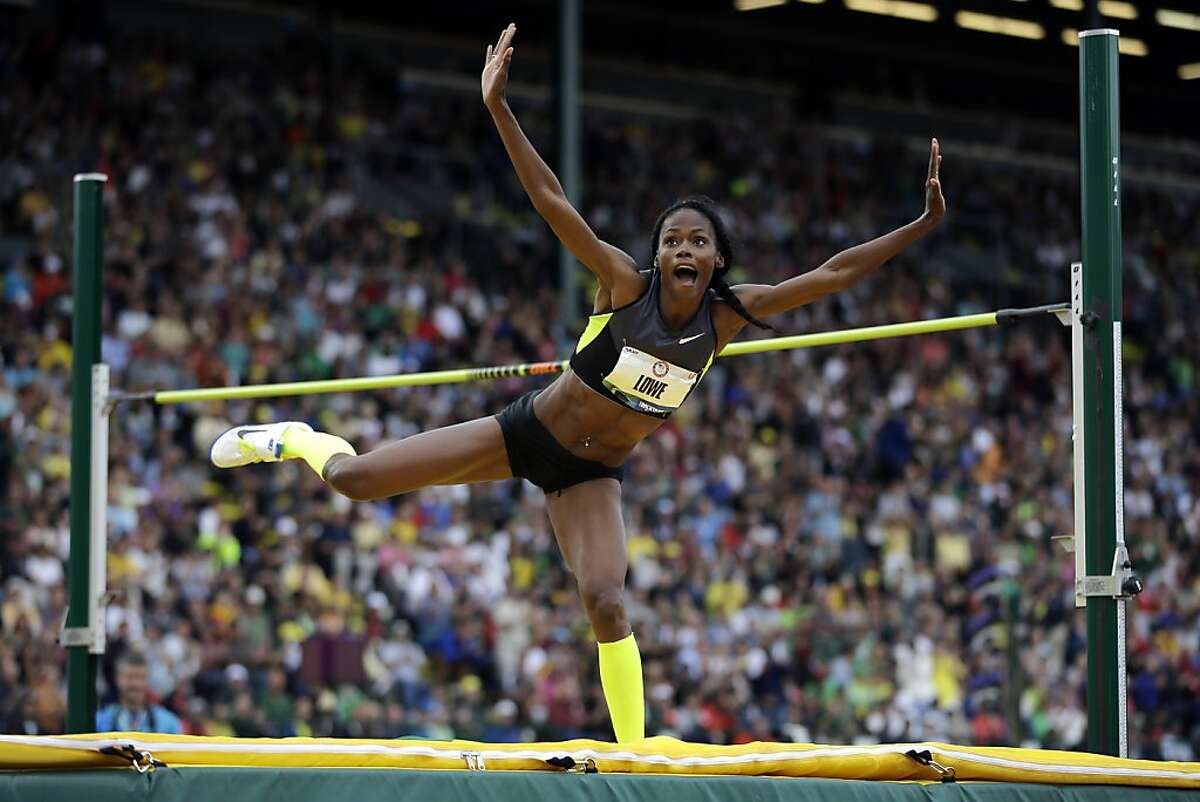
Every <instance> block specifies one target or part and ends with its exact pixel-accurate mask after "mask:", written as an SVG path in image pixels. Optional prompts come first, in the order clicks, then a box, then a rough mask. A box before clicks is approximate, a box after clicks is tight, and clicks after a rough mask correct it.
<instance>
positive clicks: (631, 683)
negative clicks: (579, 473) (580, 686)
mask: <svg viewBox="0 0 1200 802" xmlns="http://www.w3.org/2000/svg"><path fill="white" fill-rule="evenodd" d="M546 510H547V512H548V513H549V514H550V524H551V526H553V527H554V535H555V537H556V538H558V546H559V548H560V549H562V553H563V557H565V558H566V560H567V565H568V566H569V567H570V568H571V571H572V572H573V573H574V574H575V580H576V582H577V583H578V585H579V595H580V598H582V599H583V606H584V609H585V610H587V615H588V619H589V620H590V621H591V622H592V631H593V632H595V633H596V640H597V641H599V649H600V684H601V685H602V686H603V687H604V698H605V699H606V700H607V701H608V712H609V715H611V716H612V723H613V730H614V731H615V732H616V734H617V741H618V742H621V743H623V742H626V741H637V740H640V739H642V738H644V737H645V736H646V722H645V718H646V707H645V705H646V702H645V696H644V694H643V691H642V658H641V655H640V653H639V652H638V647H637V641H635V640H634V638H633V633H632V632H631V631H630V629H629V620H628V619H627V618H626V617H625V601H624V597H625V571H626V568H627V567H628V561H627V559H626V556H625V523H624V521H623V520H622V517H621V485H620V483H618V482H617V480H616V479H593V480H591V481H588V482H582V483H580V484H577V485H573V486H572V487H568V488H567V489H566V490H564V491H562V493H561V494H558V493H547V494H546Z"/></svg>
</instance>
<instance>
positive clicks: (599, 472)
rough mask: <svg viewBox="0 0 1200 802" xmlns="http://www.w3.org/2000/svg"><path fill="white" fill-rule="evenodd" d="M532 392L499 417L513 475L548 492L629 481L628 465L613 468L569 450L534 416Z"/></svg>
mask: <svg viewBox="0 0 1200 802" xmlns="http://www.w3.org/2000/svg"><path fill="white" fill-rule="evenodd" d="M540 392H541V390H532V391H530V392H528V393H526V394H525V395H523V396H521V397H520V398H518V399H517V400H516V401H513V402H512V403H511V404H509V405H508V406H507V407H505V408H504V409H503V410H501V412H500V414H499V415H497V416H496V420H498V421H499V422H500V429H501V431H503V432H504V446H505V448H506V449H507V450H508V464H509V467H510V468H512V472H513V476H519V477H521V478H522V479H528V480H529V481H531V482H533V483H534V484H535V485H537V486H538V487H540V488H541V489H542V490H544V491H545V492H547V493H554V492H556V491H563V490H566V489H567V488H568V487H571V486H572V485H577V484H579V483H580V482H586V481H588V480H590V479H603V478H610V479H616V480H617V481H618V482H619V481H621V480H622V479H624V478H625V466H624V465H622V466H621V467H619V468H613V467H610V466H608V465H605V464H604V463H602V462H595V461H593V460H590V459H583V458H582V457H577V456H575V455H574V454H572V453H571V452H570V451H567V450H566V449H565V448H563V447H562V445H560V444H559V442H558V441H557V440H555V439H554V435H552V434H550V432H549V431H547V429H546V427H545V426H543V425H542V422H541V421H540V420H538V419H537V416H536V415H534V414H533V399H534V397H535V396H536V395H537V394H538V393H540Z"/></svg>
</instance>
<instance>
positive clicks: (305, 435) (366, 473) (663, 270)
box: [211, 25, 946, 742]
mask: <svg viewBox="0 0 1200 802" xmlns="http://www.w3.org/2000/svg"><path fill="white" fill-rule="evenodd" d="M515 34H516V26H515V25H509V26H508V27H507V28H505V29H504V30H503V31H502V32H501V34H500V37H499V39H497V41H496V43H495V44H494V45H489V46H488V48H487V51H486V54H485V56H484V63H483V75H482V79H481V85H482V90H483V102H484V104H485V105H486V106H487V109H488V111H489V112H491V115H492V119H493V121H494V122H495V124H496V130H497V131H499V133H500V138H501V139H502V140H503V142H504V147H505V148H506V149H507V150H508V155H509V157H510V158H511V159H512V163H513V166H514V167H515V168H516V172H517V176H518V178H519V179H520V181H521V185H522V186H523V187H524V188H525V191H526V193H528V195H529V199H530V200H531V201H532V202H533V206H534V208H535V209H537V211H538V213H539V214H540V215H541V216H542V217H543V218H544V219H545V221H546V222H547V223H548V224H549V226H550V228H551V230H553V232H554V234H555V236H557V237H558V239H559V240H560V241H561V242H562V243H563V245H565V246H566V247H567V249H568V250H569V251H570V252H571V253H572V254H574V255H575V257H576V258H577V259H578V260H579V261H580V262H582V263H583V264H584V265H585V266H586V267H587V268H588V269H589V270H591V271H592V272H593V273H595V274H596V277H597V278H598V279H599V283H600V289H599V291H598V292H597V293H596V299H595V305H594V312H593V314H592V316H591V318H590V319H589V321H588V324H587V327H586V329H585V330H584V332H583V334H582V336H580V338H579V342H578V344H577V346H576V348H575V352H574V354H573V355H572V356H571V361H570V368H569V369H568V370H566V371H564V373H563V374H562V375H561V376H559V377H558V378H557V379H556V380H555V381H554V382H553V383H551V384H550V386H548V387H546V388H545V389H543V390H533V391H531V392H529V393H526V394H525V395H523V396H521V397H520V398H518V399H517V400H516V401H514V402H513V403H512V404H510V405H509V406H508V407H506V408H505V409H504V410H502V411H501V412H500V413H499V414H498V415H494V416H490V417H486V418H479V419H477V420H473V421H468V422H465V423H458V424H455V425H452V426H446V427H443V428H440V429H435V430H432V431H428V432H422V433H420V434H417V435H414V436H412V437H408V438H405V439H404V440H400V441H398V442H394V443H389V444H387V445H385V446H382V447H380V448H377V449H375V450H374V451H372V452H370V453H368V454H362V455H357V454H356V452H355V450H354V448H353V447H352V446H351V445H350V444H349V443H347V442H346V441H345V440H343V439H342V438H340V437H337V436H334V435H331V434H325V433H321V432H315V431H313V430H312V428H311V427H310V426H309V425H308V424H306V423H302V422H296V421H284V422H281V423H274V424H270V425H264V426H237V427H234V428H233V429H230V430H229V431H227V432H225V433H224V434H222V435H221V436H220V437H219V438H218V439H217V440H216V441H215V442H214V443H213V446H212V450H211V458H212V461H213V463H214V464H215V465H217V466H218V467H221V468H232V467H236V466H239V465H246V464H249V463H253V462H278V461H281V460H287V459H303V460H304V461H305V462H307V463H308V465H309V466H310V467H311V468H312V469H313V470H314V471H316V473H317V475H318V476H320V477H321V478H322V479H324V480H325V482H326V483H327V484H328V485H329V486H330V487H332V488H333V489H334V490H336V491H338V492H339V493H342V494H343V495H345V496H347V497H349V498H351V499H354V500H356V501H366V500H370V499H380V498H386V497H388V496H395V495H397V494H400V493H409V492H412V491H414V490H417V489H419V488H422V487H428V486H431V485H451V484H461V483H466V482H489V481H497V480H501V479H510V478H512V477H522V478H525V479H528V480H529V481H530V482H532V483H533V484H535V485H537V486H538V487H540V488H541V489H542V490H543V491H544V492H545V494H546V510H547V512H548V513H549V516H550V523H551V525H552V527H553V529H554V534H555V537H556V538H557V540H558V545H559V548H560V549H561V550H562V553H563V557H564V558H565V559H566V562H567V565H568V567H569V568H570V569H571V571H572V573H574V575H575V578H576V581H577V583H578V586H579V595H580V598H581V599H582V601H583V606H584V609H585V610H586V612H587V615H588V619H589V620H590V621H591V625H592V630H593V632H594V633H595V637H596V640H597V641H598V643H599V660H600V679H601V684H602V686H603V689H604V696H605V699H606V700H607V702H608V708H609V712H610V715H611V716H612V723H613V729H614V731H615V733H616V736H617V740H618V741H619V742H627V741H634V740H638V739H641V738H643V737H644V736H645V724H644V700H643V693H642V666H641V656H640V654H639V652H638V647H637V643H636V642H635V640H634V636H633V633H632V631H631V630H630V626H629V622H628V620H627V619H626V616H625V604H624V595H623V594H624V583H625V571H626V565H627V563H626V553H625V527H624V523H623V521H622V516H621V481H622V479H623V477H624V463H625V461H626V459H628V457H629V455H630V453H631V452H632V451H633V449H634V448H635V447H636V446H637V444H638V443H640V442H641V441H642V440H643V439H644V438H645V437H647V436H648V435H649V434H650V433H651V432H653V431H654V430H655V429H657V428H658V427H659V426H661V425H662V424H663V421H665V420H666V419H667V418H668V417H669V416H670V415H671V413H672V412H674V411H675V410H676V409H678V408H679V406H680V405H681V404H682V403H683V402H684V400H685V399H687V397H688V395H690V394H691V392H692V390H694V389H695V387H696V384H697V383H698V382H699V381H700V379H702V378H703V377H704V374H705V373H706V372H707V370H708V368H709V366H711V365H712V361H713V357H714V356H716V355H717V354H718V353H720V351H721V349H722V348H724V347H725V345H726V344H727V343H729V341H730V340H732V339H733V338H734V337H735V336H736V335H737V334H738V332H739V331H741V330H742V327H743V326H745V325H746V324H747V323H754V324H755V325H757V326H765V324H764V323H762V322H761V321H760V320H759V318H761V317H766V316H768V315H774V314H779V313H781V312H787V311H788V310H791V309H795V308H797V307H800V306H803V305H805V304H808V303H811V302H813V301H815V300H817V299H818V298H821V297H824V296H826V295H829V294H831V293H834V292H838V291H840V290H844V289H846V288H847V287H850V286H852V285H854V284H855V283H857V282H858V281H860V280H862V279H863V278H865V277H866V276H868V275H870V274H871V273H873V272H874V271H875V270H876V269H877V268H879V267H880V266H881V265H882V264H883V263H884V262H886V261H887V260H888V259H890V258H892V257H893V256H895V255H896V254H898V253H900V252H901V251H902V250H904V249H905V248H907V247H908V246H909V245H911V244H913V243H914V242H916V241H917V240H918V239H920V238H921V237H923V236H925V235H926V234H928V233H929V232H930V231H932V230H933V229H934V228H935V227H936V226H937V225H938V223H939V222H940V221H941V220H942V217H943V216H944V215H945V213H946V202H945V200H944V199H943V197H942V192H941V185H940V181H939V180H938V167H939V164H940V163H941V160H942V157H941V155H940V154H939V146H938V142H937V140H936V139H934V140H931V142H930V149H929V171H928V175H927V177H926V180H925V211H924V212H923V213H922V214H921V215H920V217H918V218H917V219H916V220H914V221H913V222H911V223H909V224H908V225H905V226H903V227H901V228H898V229H896V230H895V231H892V232H891V233H888V234H885V235H884V236H882V237H879V238H878V239H874V240H871V241H870V242H866V243H863V244H861V245H857V246H855V247H853V248H849V249H847V250H845V251H842V252H841V253H839V254H837V255H836V256H834V257H833V258H831V259H830V260H829V261H827V262H825V263H824V264H823V265H821V266H820V267H818V268H816V269H815V270H811V271H809V272H807V273H803V274H801V275H798V276H795V277H793V278H790V279H788V280H786V281H784V282H782V283H780V284H777V285H774V286H771V285H766V284H739V285H737V286H736V287H730V286H728V285H727V284H726V283H725V281H724V278H723V276H724V275H725V273H726V272H727V271H728V270H729V268H730V266H731V265H732V264H733V252H732V249H731V246H730V238H729V235H728V233H727V232H726V230H725V226H724V224H723V223H722V221H721V218H720V217H719V216H718V215H717V213H716V209H715V208H714V206H713V205H712V203H711V201H709V200H707V199H705V198H690V199H686V200H681V201H678V202H676V203H674V204H672V205H671V206H670V207H668V208H667V209H666V210H664V211H663V212H662V214H661V215H659V218H658V220H657V221H656V222H655V224H654V228H653V232H652V235H651V240H650V242H651V251H652V260H651V264H650V265H648V266H647V267H645V268H642V267H641V266H639V264H638V263H637V261H636V260H635V259H634V258H633V257H632V256H630V255H629V254H627V253H625V252H624V251H622V250H621V249H619V248H616V247H614V246H612V245H610V244H608V243H607V242H603V241H601V240H600V239H599V238H597V236H596V234H595V233H594V232H593V231H592V229H591V227H590V226H589V225H588V224H587V222H586V221H585V220H584V219H583V217H582V216H580V214H579V212H578V211H577V210H576V209H575V208H574V207H573V206H572V205H571V203H570V202H569V201H568V200H567V198H566V196H565V195H564V194H563V190H562V187H561V185H560V184H559V182H558V179H557V178H556V177H555V176H554V173H553V172H551V170H550V169H549V168H548V167H547V166H546V163H545V162H543V161H542V159H541V158H540V157H539V156H538V154H537V151H535V150H534V148H533V146H532V145H531V144H530V142H529V140H528V139H527V138H526V137H525V135H524V133H522V131H521V128H520V126H519V125H518V124H517V120H516V117H514V116H513V112H512V110H511V109H510V108H509V106H508V103H507V101H506V99H505V86H506V85H507V83H508V73H509V68H510V65H511V64H512V57H513V48H512V46H511V45H512V41H513V37H514V36H515Z"/></svg>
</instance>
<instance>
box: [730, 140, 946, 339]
mask: <svg viewBox="0 0 1200 802" xmlns="http://www.w3.org/2000/svg"><path fill="white" fill-rule="evenodd" d="M940 150H941V148H940V146H939V145H938V141H937V140H936V139H934V140H932V141H931V142H930V145H929V174H928V176H927V177H926V179H925V212H924V213H923V214H922V215H921V216H920V217H918V218H917V219H916V220H914V221H913V222H911V223H909V224H908V225H906V226H903V227H901V228H898V229H896V230H895V231H892V232H889V233H887V234H884V235H883V236H882V237H879V238H877V239H873V240H871V241H870V242H864V243H863V244H861V245H855V246H854V247H853V248H847V249H846V250H844V251H842V252H841V253H839V254H837V255H836V256H834V257H833V258H832V259H830V260H829V261H827V262H826V263H825V264H823V265H821V266H820V267H818V268H816V269H815V270H810V271H808V272H807V273H802V274H801V275H799V276H796V277H794V278H790V279H788V280H787V281H784V282H781V283H779V284H776V285H775V286H771V285H769V284H739V285H738V286H736V287H734V288H733V291H734V292H735V293H737V295H738V298H739V299H740V300H741V302H742V305H743V306H745V307H746V310H747V311H749V312H750V314H752V315H754V316H756V317H763V316H766V315H775V314H779V313H780V312H786V311H788V310H789V309H795V308H796V307H799V306H804V305H805V304H808V303H812V302H813V301H815V300H817V299H818V298H821V297H823V296H825V295H829V294H831V293H834V292H839V291H841V290H844V289H846V288H847V287H850V286H853V285H854V284H857V283H858V282H859V281H861V280H862V279H864V278H866V277H867V276H869V275H871V274H872V273H874V272H875V271H876V270H878V269H879V267H880V266H881V265H882V264H883V263H884V262H886V261H887V260H888V259H891V258H892V257H893V256H895V255H896V254H898V253H900V251H902V250H904V249H905V248H907V247H908V246H909V245H912V244H913V243H914V242H916V241H917V240H919V239H920V238H921V237H923V236H925V235H926V234H928V233H929V232H930V231H932V230H933V229H934V228H936V227H937V225H938V224H939V223H940V222H941V221H942V217H943V216H945V214H946V199H945V198H943V197H942V183H941V180H940V179H939V178H938V167H939V166H940V165H941V163H942V155H941V152H940Z"/></svg>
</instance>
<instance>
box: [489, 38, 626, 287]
mask: <svg viewBox="0 0 1200 802" xmlns="http://www.w3.org/2000/svg"><path fill="white" fill-rule="evenodd" d="M516 32H517V26H516V25H509V26H508V27H507V28H505V29H504V30H503V31H502V32H501V34H500V38H499V39H498V40H497V41H496V44H494V45H488V48H487V53H486V54H485V56H484V61H483V76H482V78H481V84H482V89H483V102H484V105H486V106H487V108H488V111H490V112H491V113H492V120H493V121H494V122H495V123H496V130H497V131H499V132H500V139H501V140H503V142H504V148H505V150H507V151H508V156H509V158H510V159H512V163H513V167H514V168H516V171H517V178H519V179H520V180H521V186H522V187H524V188H525V192H526V194H528V195H529V200H530V201H532V202H533V208H535V209H537V212H538V214H540V215H541V216H542V218H543V219H544V220H545V221H546V222H547V223H548V224H549V225H550V228H551V229H552V230H553V231H554V235H555V236H556V237H558V239H559V240H560V241H561V242H562V244H563V245H565V246H566V247H567V250H569V251H570V252H571V253H573V254H574V255H575V258H576V259H578V260H579V261H581V262H583V264H584V265H585V266H586V267H587V268H588V269H589V270H591V271H592V272H593V273H595V274H596V276H597V277H598V278H599V279H600V282H601V283H602V284H604V285H605V286H606V287H607V288H609V289H610V290H611V289H612V288H613V287H614V286H616V285H618V284H620V283H621V282H624V281H630V280H632V281H638V280H639V279H638V276H637V265H636V263H635V262H634V260H633V257H631V256H630V255H629V254H627V253H625V252H624V251H622V250H621V249H620V248H617V247H614V246H612V245H609V244H608V243H607V242H604V241H603V240H601V239H600V238H599V237H597V236H596V232H594V231H592V227H591V226H589V225H588V224H587V221H586V220H584V219H583V216H582V215H580V214H579V212H578V211H577V210H576V209H575V207H574V206H572V205H571V202H570V201H569V200H567V196H566V193H564V192H563V188H562V184H560V183H559V182H558V178H557V177H556V176H555V175H554V172H553V171H552V170H551V169H550V168H549V167H548V166H546V163H545V162H544V161H542V157H541V156H539V155H538V153H537V151H536V150H534V148H533V145H532V144H531V143H530V142H529V139H528V138H527V137H526V136H525V133H524V132H523V131H522V130H521V126H520V125H518V124H517V118H516V117H515V116H514V115H513V113H512V109H510V108H509V107H508V101H506V100H505V97H504V89H505V87H506V86H507V85H508V68H509V65H510V64H511V63H512V54H513V49H512V47H511V46H510V45H511V44H512V39H513V36H514V35H515V34H516Z"/></svg>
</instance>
